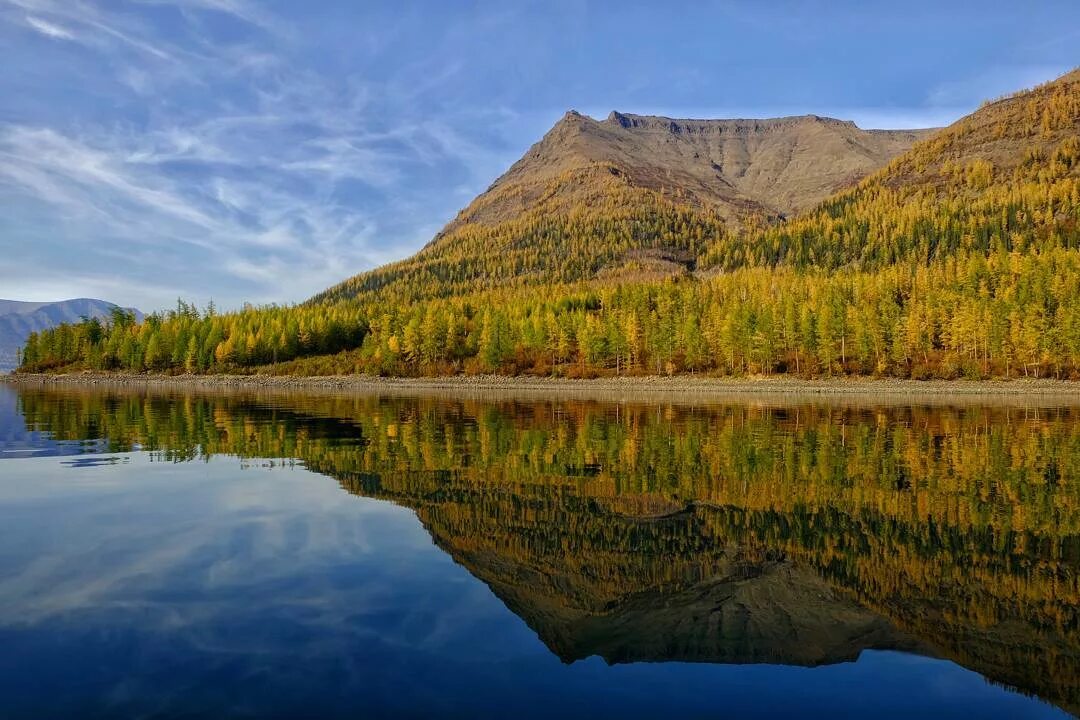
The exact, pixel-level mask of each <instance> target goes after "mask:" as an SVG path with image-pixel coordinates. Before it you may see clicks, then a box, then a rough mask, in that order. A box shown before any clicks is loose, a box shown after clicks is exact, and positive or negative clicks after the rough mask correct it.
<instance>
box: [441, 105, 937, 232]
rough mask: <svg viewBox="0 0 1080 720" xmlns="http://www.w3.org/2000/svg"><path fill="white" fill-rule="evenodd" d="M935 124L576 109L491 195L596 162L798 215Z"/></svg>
mask: <svg viewBox="0 0 1080 720" xmlns="http://www.w3.org/2000/svg"><path fill="white" fill-rule="evenodd" d="M929 132H931V131H928V130H861V129H859V128H858V127H857V126H856V125H855V123H853V122H850V121H844V120H835V119H832V118H823V117H818V116H816V115H804V116H799V117H785V118H773V119H766V120H675V119H672V118H666V117H656V116H647V115H631V114H624V113H619V112H612V113H611V114H610V115H609V116H608V117H607V119H606V120H603V121H596V120H593V119H592V118H589V117H586V116H584V115H581V114H579V113H577V112H575V111H572V110H571V111H570V112H568V113H567V114H566V115H565V116H564V117H563V118H562V120H560V121H559V123H558V124H556V125H555V127H554V128H552V130H551V131H550V132H548V134H547V135H545V136H544V138H543V139H542V140H541V141H540V142H538V143H537V144H535V145H533V146H532V148H530V149H529V151H528V152H527V153H526V154H525V156H524V157H522V158H521V159H520V160H518V161H517V162H516V163H514V165H513V166H511V168H510V169H509V170H508V171H507V172H506V174H504V175H503V176H502V177H500V178H499V179H498V180H496V181H495V183H494V184H493V185H492V187H491V188H490V189H489V190H488V191H487V193H485V194H484V195H485V196H494V195H500V194H507V193H508V191H513V193H512V194H513V195H516V196H518V197H528V196H530V195H531V194H532V193H531V192H530V188H537V187H542V186H543V185H544V183H545V182H547V181H549V180H551V179H552V178H557V177H559V176H560V175H562V174H563V173H566V172H567V171H573V170H577V169H581V168H585V167H589V166H592V165H597V164H609V165H613V166H614V167H615V168H617V169H618V170H619V171H621V172H623V173H625V174H626V176H627V177H628V180H629V181H630V183H631V184H632V185H634V186H636V187H643V188H648V189H651V190H657V191H663V190H667V191H671V192H672V193H674V194H676V195H679V196H681V197H684V198H687V199H690V200H691V201H692V202H693V203H695V204H700V205H706V206H712V207H714V208H716V209H717V211H718V212H719V213H720V214H721V215H724V216H726V217H732V216H735V217H737V216H739V215H740V214H741V213H744V212H747V211H754V212H759V213H762V214H766V215H790V214H792V213H794V212H797V211H798V210H800V209H803V208H805V207H808V206H810V205H813V204H815V203H817V202H820V201H821V200H824V199H825V198H826V197H828V196H829V195H831V194H832V193H834V192H836V191H837V190H839V189H841V188H843V187H845V186H847V185H850V184H852V183H853V182H855V181H856V180H858V179H860V178H862V177H863V176H865V175H867V174H868V173H870V172H872V171H874V170H876V169H878V168H880V167H882V166H883V165H885V163H887V162H888V161H889V160H891V159H892V158H893V157H895V156H896V155H898V154H900V153H901V152H903V151H905V150H907V149H908V148H910V147H911V146H912V144H914V143H915V141H916V140H918V139H920V138H922V137H924V136H926V135H927V134H928V133H929ZM474 205H475V206H476V207H475V209H473V206H470V207H469V208H466V209H465V210H464V211H463V213H462V216H461V217H460V218H459V220H465V221H469V222H499V221H502V220H506V219H508V217H510V216H511V215H512V213H513V210H514V208H513V206H510V207H506V208H505V209H504V212H503V213H497V212H493V210H495V208H497V207H498V206H499V203H497V202H492V201H491V200H490V199H488V200H485V198H484V196H481V199H480V201H479V202H477V203H474Z"/></svg>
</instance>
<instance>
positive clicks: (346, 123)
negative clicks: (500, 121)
mask: <svg viewBox="0 0 1080 720" xmlns="http://www.w3.org/2000/svg"><path fill="white" fill-rule="evenodd" d="M5 2H6V5H7V6H8V7H13V8H15V9H16V10H17V11H18V12H19V13H21V14H20V15H19V16H18V19H19V20H20V21H21V22H22V23H23V24H24V27H27V28H28V30H32V31H33V32H34V33H36V34H39V35H44V36H46V37H49V38H50V39H56V40H65V41H69V42H71V43H72V46H73V47H79V48H82V50H83V52H85V51H90V52H92V53H94V54H95V55H96V57H97V58H98V61H97V62H98V64H99V66H100V70H101V75H100V77H96V78H95V79H94V81H93V82H92V83H90V84H89V85H88V86H87V87H86V88H85V90H86V91H87V92H90V93H93V94H94V96H95V97H108V98H110V99H113V101H116V102H123V103H129V102H132V101H133V100H134V102H135V103H136V104H135V105H134V106H133V107H135V108H141V111H140V112H139V113H138V114H132V113H130V112H122V113H119V114H118V115H116V116H115V118H114V119H113V120H112V121H111V122H92V123H87V122H85V121H84V120H81V119H78V118H65V117H62V116H60V117H56V118H52V119H50V120H47V121H39V122H34V121H33V120H30V121H21V122H8V123H6V124H0V203H3V204H4V205H5V206H6V207H10V208H13V209H16V210H14V212H13V213H12V214H11V215H12V216H11V217H9V221H8V222H9V224H10V226H11V228H12V229H13V232H14V233H15V234H14V235H12V236H9V237H11V240H12V242H14V243H15V244H16V247H14V248H13V253H12V257H16V258H18V259H19V263H20V264H21V265H22V266H23V267H39V268H46V267H51V268H53V269H54V272H61V273H63V274H64V275H65V278H67V280H66V281H63V282H60V283H59V284H60V285H61V286H63V285H64V282H70V283H72V284H75V283H77V284H78V285H79V286H80V287H82V288H92V289H102V288H108V287H113V286H115V285H116V284H117V283H118V282H119V283H120V284H121V285H123V284H125V283H126V286H127V287H128V292H126V293H124V292H121V293H119V294H118V295H116V296H112V297H110V298H109V299H114V300H117V301H120V302H124V303H125V304H138V305H140V306H143V307H146V308H147V309H153V308H154V307H157V306H161V305H164V304H169V303H171V302H172V301H173V299H174V298H173V294H174V293H175V292H176V289H177V286H179V287H184V286H186V287H187V291H186V292H185V293H184V294H185V295H188V296H193V299H196V300H202V301H205V300H206V299H208V298H210V297H215V298H216V299H217V300H218V301H219V303H221V304H223V305H232V306H235V305H238V304H239V302H240V301H241V300H250V301H254V302H259V301H289V300H301V299H304V298H305V297H308V296H310V295H312V294H314V293H315V292H317V291H319V290H321V289H323V288H325V287H327V286H328V285H330V284H333V283H335V282H337V281H339V280H341V279H343V278H345V277H347V276H348V275H351V274H353V273H355V272H357V271H360V270H362V269H364V268H367V267H372V266H374V265H376V264H379V263H382V262H386V261H389V260H392V259H396V258H397V257H400V256H402V255H404V254H407V253H408V252H411V251H412V250H414V249H416V247H418V246H419V245H420V244H422V243H423V242H424V241H426V239H427V237H419V236H418V235H417V228H418V227H420V228H423V231H424V232H425V233H428V232H429V231H430V230H431V229H432V228H434V227H437V223H432V221H431V220H430V219H429V220H427V221H426V222H423V223H420V224H419V225H418V224H417V222H416V220H417V215H418V213H424V212H427V213H431V212H432V208H435V212H438V213H439V214H440V216H441V217H440V221H441V220H445V219H448V217H449V215H450V214H451V210H452V209H451V208H450V207H449V205H448V206H447V207H446V208H445V209H443V210H441V211H439V210H438V208H439V207H440V204H439V203H440V201H441V202H442V203H444V204H445V203H456V202H458V201H459V199H457V198H453V197H452V196H450V194H449V193H445V192H443V193H442V195H444V196H445V197H444V198H438V197H437V196H436V194H435V189H436V188H443V187H446V186H447V185H452V186H455V187H456V186H458V185H460V184H461V182H462V180H463V178H467V177H471V176H472V168H473V167H475V166H476V164H477V163H481V162H483V161H484V160H485V159H490V156H491V152H490V151H485V150H484V149H483V145H482V144H480V143H476V142H473V141H470V140H468V139H467V138H465V137H464V136H462V134H461V132H460V130H458V129H455V128H454V127H453V126H452V125H453V119H452V118H449V119H448V118H446V117H429V116H427V113H426V112H424V111H423V109H422V106H421V105H420V104H419V103H417V97H418V96H419V95H422V94H423V93H425V92H430V90H431V88H433V87H436V86H437V85H438V84H439V83H440V82H445V81H446V80H447V79H449V78H450V77H452V75H453V74H454V72H456V70H455V69H454V68H446V69H443V70H442V71H441V72H427V71H426V70H423V69H421V68H416V69H415V70H412V69H411V70H410V72H415V73H418V76H417V77H413V76H410V77H408V78H405V79H400V78H399V79H394V80H386V79H383V80H379V81H375V80H366V79H364V78H363V77H362V76H360V75H350V76H349V77H347V78H345V79H344V81H342V80H341V79H328V78H326V77H325V76H323V75H322V74H319V73H315V72H312V71H311V70H309V69H307V68H306V67H305V66H304V65H303V63H296V62H294V61H293V60H292V59H291V58H290V56H289V53H290V52H292V45H291V44H290V43H291V41H289V40H283V38H287V37H288V35H289V31H288V29H286V28H283V27H282V24H281V23H280V22H279V21H278V19H277V18H276V17H274V16H273V15H272V14H271V13H270V12H268V11H267V10H266V9H264V8H263V7H262V6H259V5H255V4H253V3H248V2H243V1H242V0H137V2H134V3H133V4H131V5H129V6H126V7H123V8H120V7H118V6H113V5H105V4H99V3H89V2H84V1H83V0H71V1H70V2H67V1H65V2H56V1H54V0H0V26H2V22H3V19H4V17H5V10H4V6H5ZM140 9H147V10H154V11H162V12H166V13H168V12H178V13H179V15H178V16H177V15H172V16H170V15H168V14H166V15H160V14H154V13H143V12H141V11H140ZM8 15H10V13H8ZM177 17H179V18H180V19H181V20H182V24H181V25H176V23H175V19H176V18H177ZM218 17H223V18H228V19H230V20H232V21H235V22H238V23H240V25H241V26H246V27H250V28H252V30H253V32H254V33H255V34H247V35H245V34H242V33H241V34H240V35H239V36H236V37H237V39H235V40H234V41H231V42H220V41H218V40H217V39H215V37H214V33H215V32H217V31H218V29H217V28H216V26H215V25H214V23H215V22H216V20H215V18H218ZM229 32H230V33H231V34H233V35H235V32H234V31H232V30H230V31H229ZM79 62H80V63H82V62H86V58H85V56H84V57H83V58H80V60H79ZM91 62H94V61H93V60H91ZM110 73H111V74H112V76H111V77H110ZM414 80H415V81H414ZM97 109H100V108H95V110H97ZM72 120H73V121H72ZM480 126H481V127H482V126H483V124H480ZM489 180H490V175H489V174H488V172H487V169H486V168H485V170H484V171H483V174H482V175H479V176H477V177H476V178H475V184H476V186H477V187H480V186H482V185H483V184H484V183H486V182H487V181H489ZM429 198H431V199H429ZM16 216H17V217H21V218H22V221H21V222H15V217H16ZM19 237H25V238H31V237H33V238H36V240H35V241H33V242H31V241H29V240H28V241H25V242H19V241H18V238H19ZM60 246H63V247H65V248H66V249H67V251H68V252H67V253H65V254H64V255H58V252H59V247H60ZM73 261H74V262H73ZM162 267H168V268H169V270H168V273H169V277H170V282H168V283H161V284H155V282H154V280H153V279H154V278H155V277H159V276H160V274H161V272H162ZM120 268H122V271H123V275H124V278H125V280H124V281H118V280H116V277H115V275H116V271H117V270H118V269H120ZM9 273H10V274H9ZM18 274H19V273H18V271H17V269H15V268H14V267H12V266H11V265H8V266H6V267H5V266H4V265H0V281H2V282H3V284H4V286H5V288H6V289H5V292H6V293H8V294H17V293H18V292H19V291H20V289H21V290H22V291H23V292H28V293H34V294H35V295H36V294H38V293H40V291H41V289H42V288H43V287H53V286H54V285H56V284H57V283H45V284H44V285H43V284H42V283H41V282H40V281H33V282H31V281H30V280H29V279H28V278H26V277H25V273H24V274H23V275H24V276H23V277H15V275H18ZM65 294H89V290H86V291H83V290H78V291H76V290H75V289H72V290H71V291H70V292H68V293H65Z"/></svg>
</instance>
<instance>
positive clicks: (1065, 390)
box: [0, 372, 1080, 403]
mask: <svg viewBox="0 0 1080 720" xmlns="http://www.w3.org/2000/svg"><path fill="white" fill-rule="evenodd" d="M0 383H4V384H7V385H11V386H17V387H75V388H95V387H115V388H120V387H124V388H148V389H150V388H153V389H169V388H172V389H197V390H208V389H226V390H297V391H307V390H315V391H334V392H350V391H354V392H366V393H387V392H392V393H405V394H408V393H424V394H426V393H430V392H460V391H470V392H472V391H500V392H521V393H528V394H535V393H559V394H561V393H573V394H578V393H584V394H593V393H601V394H611V393H631V394H635V395H639V394H640V395H654V396H655V395H670V396H677V397H687V396H697V397H707V396H712V397H722V396H733V395H744V396H746V395H803V396H805V395H826V396H828V395H834V396H844V395H847V396H927V395H934V396H940V395H947V396H971V397H977V396H986V397H994V396H998V397H999V396H1015V397H1024V396H1033V397H1041V398H1048V397H1057V398H1063V399H1064V398H1067V399H1069V400H1070V402H1071V401H1075V402H1077V403H1080V381H1070V380H1051V379H1038V380H1036V379H1016V380H906V379H892V378H843V379H815V380H807V379H802V378H790V377H775V376H774V377H751V378H718V377H693V376H685V375H677V376H672V377H666V376H655V375H653V376H633V377H627V376H623V377H617V378H597V379H589V380H582V379H571V378H546V377H529V376H502V375H454V376H447V377H434V378H406V377H377V376H371V375H335V376H313V377H302V376H288V375H155V374H132V373H101V372H80V373H68V374H59V375H51V374H26V375H23V374H16V375H0Z"/></svg>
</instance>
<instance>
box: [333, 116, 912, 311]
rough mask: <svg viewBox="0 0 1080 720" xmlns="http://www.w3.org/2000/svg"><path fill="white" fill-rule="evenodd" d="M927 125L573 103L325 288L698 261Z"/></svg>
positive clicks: (556, 278)
mask: <svg viewBox="0 0 1080 720" xmlns="http://www.w3.org/2000/svg"><path fill="white" fill-rule="evenodd" d="M930 132H932V131H929V130H862V129H860V128H858V127H857V126H856V125H855V124H854V123H852V122H849V121H843V120H834V119H832V118H823V117H818V116H815V115H805V116H799V117H785V118H774V119H767V120H675V119H671V118H666V117H654V116H643V115H630V114H624V113H618V112H612V113H611V114H610V115H609V116H608V117H607V119H606V120H603V121H597V120H594V119H592V118H589V117H586V116H584V115H581V114H579V113H577V112H574V111H570V112H568V113H566V115H565V116H564V117H563V118H562V119H561V120H560V121H559V122H558V123H556V125H555V126H554V127H553V128H552V129H551V130H550V131H549V132H548V133H547V134H546V135H545V136H544V137H543V139H542V140H540V142H538V143H536V144H535V145H533V146H532V147H531V148H530V149H529V151H528V152H526V153H525V155H524V156H523V157H522V158H521V159H520V160H518V161H517V162H516V163H514V164H513V166H511V167H510V169H509V170H508V171H507V172H506V173H505V174H504V175H502V177H500V178H498V179H497V180H496V181H495V182H494V183H493V184H492V185H491V187H490V188H488V190H487V191H486V192H484V193H483V194H481V195H480V196H479V197H477V198H476V199H475V200H474V201H473V202H472V203H470V204H469V206H468V207H466V208H465V209H464V210H462V211H461V212H460V213H459V214H458V216H457V217H456V218H455V219H454V220H453V221H452V222H450V223H449V224H448V225H447V226H446V228H444V229H443V230H442V232H440V233H439V234H438V235H437V236H436V237H435V239H434V240H432V242H431V243H429V244H428V245H427V246H426V247H425V248H424V249H422V250H421V251H420V252H419V253H417V254H416V255H415V256H414V257H412V258H409V259H407V260H404V261H401V262H399V263H393V264H391V265H387V266H385V267H383V268H378V269H376V270H372V271H370V272H368V273H364V274H362V275H358V276H356V277H354V278H351V279H349V280H346V281H345V282H344V283H342V284H341V285H338V286H337V287H335V288H332V289H331V290H329V291H327V292H326V293H324V294H323V295H321V296H319V297H318V298H316V299H317V300H324V299H332V300H337V299H343V298H348V297H355V296H358V295H363V294H365V293H370V292H372V291H382V293H383V294H384V295H389V296H390V297H392V298H394V299H406V300H408V299H416V298H419V297H427V296H431V295H449V294H455V293H458V292H461V291H466V290H467V291H475V290H478V289H483V288H485V287H496V286H500V285H514V284H544V283H554V282H568V281H576V280H587V279H592V278H594V277H597V276H603V275H605V274H607V275H610V274H612V273H615V274H621V275H626V273H627V271H629V272H630V273H634V274H636V275H638V276H641V275H646V276H647V275H650V274H656V273H657V272H659V273H661V274H666V273H669V272H671V271H676V272H677V271H679V270H680V269H691V268H692V267H693V266H694V264H695V261H696V258H697V257H698V256H699V255H700V254H701V253H702V252H703V251H704V250H705V248H706V247H708V246H710V245H711V244H714V243H716V242H717V241H718V239H720V238H722V237H723V236H725V235H726V234H727V233H728V232H729V231H731V230H733V229H736V230H737V229H739V228H740V227H742V226H743V225H744V224H746V223H765V224H768V223H770V222H775V221H778V220H780V219H782V218H784V217H786V216H789V215H791V214H793V213H796V212H797V211H799V210H801V209H804V208H807V207H809V206H812V205H814V204H816V203H818V202H820V201H821V200H824V199H825V198H826V197H828V196H829V195H831V194H832V193H834V192H836V191H837V190H839V189H842V188H845V187H848V186H851V185H853V184H854V183H855V182H857V181H858V180H860V179H861V178H863V177H865V176H866V175H867V174H869V173H871V172H873V171H874V170H877V169H879V168H881V167H882V166H883V165H885V164H886V163H887V162H888V161H889V160H891V159H892V158H893V157H895V156H896V155H898V154H900V153H902V152H904V151H905V150H907V149H909V148H910V147H911V146H912V145H913V144H914V143H915V142H916V141H917V140H919V139H921V138H924V137H927V136H928V134H929V133H930Z"/></svg>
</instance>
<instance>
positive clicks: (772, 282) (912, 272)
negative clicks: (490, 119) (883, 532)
mask: <svg viewBox="0 0 1080 720" xmlns="http://www.w3.org/2000/svg"><path fill="white" fill-rule="evenodd" d="M1077 288H1080V253H1078V252H1075V251H1071V250H1064V249H1060V248H1058V249H1047V250H1044V251H1043V252H1041V253H1019V252H1015V251H1014V252H1005V251H1003V250H999V251H998V252H995V253H992V254H990V255H988V256H984V255H983V254H980V253H965V254H957V255H954V256H952V257H950V258H948V259H946V260H942V261H939V262H937V263H934V264H932V265H930V266H929V267H926V266H923V265H921V264H913V265H894V266H891V267H888V268H885V269H883V270H879V271H876V272H858V271H853V270H845V271H840V272H837V273H833V274H825V273H807V272H797V271H794V270H789V269H775V270H770V269H764V268H751V269H745V270H740V271H737V272H734V273H728V274H722V275H718V276H716V277H713V278H710V279H708V280H692V279H682V280H671V281H666V282H657V283H631V284H612V285H594V286H590V287H573V286H571V287H564V288H545V289H528V288H525V289H520V290H516V291H492V292H490V293H487V294H480V295H476V296H470V297H465V298H449V299H442V300H432V301H429V302H422V303H413V304H410V305H405V306H401V307H398V306H394V305H381V304H357V303H344V304H337V305H332V306H303V307H296V308H265V309H258V310H256V309H248V310H245V311H242V312H240V313H236V314H226V315H218V314H215V313H212V312H208V313H201V314H200V313H199V312H197V311H195V310H194V309H193V308H191V307H190V306H187V305H184V304H181V306H180V308H178V309H177V310H176V311H172V312H170V313H166V314H164V315H158V316H151V317H150V318H149V319H148V320H147V321H146V322H145V323H143V324H142V325H133V324H126V323H121V322H113V323H111V324H100V323H98V322H96V321H94V320H89V321H86V322H84V323H82V324H79V325H67V326H61V327H59V328H57V329H55V330H52V331H46V332H44V333H41V334H39V335H34V336H31V338H30V340H29V341H28V343H27V347H26V350H25V352H24V359H23V366H22V369H23V370H27V371H40V370H50V369H56V368H61V367H68V368H72V369H75V368H93V369H120V370H128V371H137V372H138V371H144V370H153V371H159V372H217V371H223V370H234V371H237V370H240V371H245V370H251V369H253V368H258V369H259V370H260V371H263V372H272V373H279V374H290V373H295V374H342V373H358V372H363V373H371V374H382V375H445V374H453V373H492V372H497V373H507V374H538V375H551V374H556V375H564V376H573V377H581V376H598V375H623V374H631V375H633V374H673V373H684V372H685V373H710V374H719V375H746V374H773V373H793V374H797V375H803V376H822V375H824V376H831V375H880V376H895V377H911V378H920V379H923V378H959V377H968V378H985V377H1009V378H1016V377H1056V378H1075V377H1080V292H1078V291H1077ZM340 351H348V352H340ZM310 356H318V357H310ZM275 363H276V364H275ZM263 366H267V367H263Z"/></svg>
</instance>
